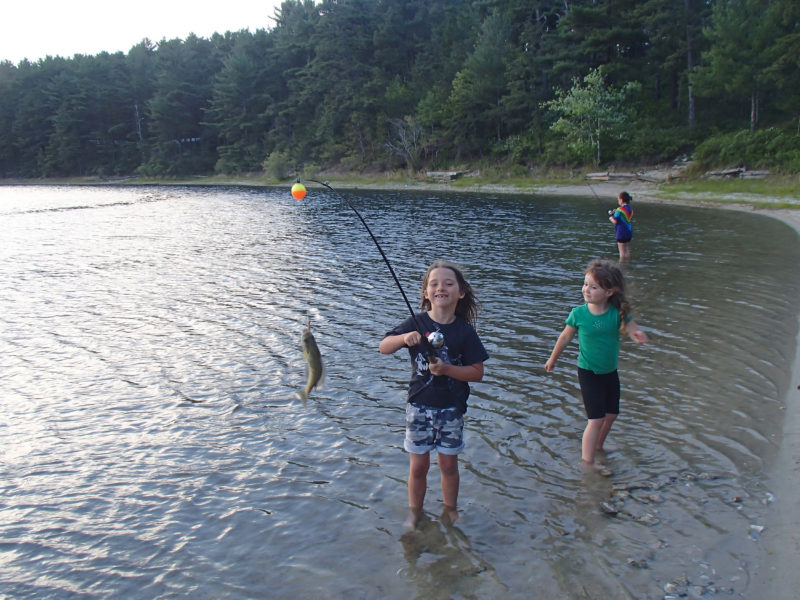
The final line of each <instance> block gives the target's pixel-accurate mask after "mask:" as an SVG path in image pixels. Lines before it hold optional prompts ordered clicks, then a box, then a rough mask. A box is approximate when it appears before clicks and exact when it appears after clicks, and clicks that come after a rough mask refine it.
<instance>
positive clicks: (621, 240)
mask: <svg viewBox="0 0 800 600" xmlns="http://www.w3.org/2000/svg"><path fill="white" fill-rule="evenodd" d="M632 239H633V238H632V237H629V238H625V239H620V238H617V243H618V244H628V243H630V241H631V240H632Z"/></svg>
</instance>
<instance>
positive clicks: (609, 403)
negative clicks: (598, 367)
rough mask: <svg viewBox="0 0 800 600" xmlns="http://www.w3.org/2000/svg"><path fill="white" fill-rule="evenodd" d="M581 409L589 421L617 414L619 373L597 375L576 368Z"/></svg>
mask: <svg viewBox="0 0 800 600" xmlns="http://www.w3.org/2000/svg"><path fill="white" fill-rule="evenodd" d="M578 382H579V383H580V384H581V396H583V407H584V408H585V409H586V416H587V417H588V418H589V419H602V418H603V417H605V416H606V414H609V413H610V414H612V415H618V414H619V395H620V393H619V373H618V372H617V371H612V372H611V373H605V374H604V375H597V374H595V373H594V371H589V370H588V369H581V368H580V367H578Z"/></svg>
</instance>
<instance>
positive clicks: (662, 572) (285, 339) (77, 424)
mask: <svg viewBox="0 0 800 600" xmlns="http://www.w3.org/2000/svg"><path fill="white" fill-rule="evenodd" d="M347 193H348V194H350V198H351V199H352V200H353V201H354V203H355V204H356V205H357V206H358V208H359V210H360V211H361V212H362V214H363V215H364V217H365V219H366V220H367V221H368V223H369V224H370V227H371V229H372V230H373V232H374V233H375V234H376V236H377V237H378V239H379V240H380V241H381V244H382V246H383V247H384V250H385V251H386V253H387V255H388V256H389V259H390V260H391V262H392V265H393V266H394V267H395V270H396V271H397V273H398V276H399V277H400V279H401V282H402V284H403V287H404V289H405V290H406V292H407V294H408V295H409V297H410V298H411V299H412V302H413V299H414V298H416V297H417V294H418V293H419V292H418V289H419V285H420V280H421V277H422V275H423V273H424V270H425V267H426V266H427V265H428V264H429V263H430V262H431V261H432V260H433V259H434V258H440V257H441V258H449V259H452V260H455V261H456V262H459V263H461V264H462V265H464V266H465V268H466V270H467V272H468V276H469V278H470V281H471V283H472V284H473V285H474V287H475V288H476V291H477V293H478V296H479V298H480V300H481V301H482V304H483V309H484V311H483V313H482V315H481V318H480V320H479V324H478V329H479V333H480V335H481V338H482V340H483V341H484V344H485V345H486V347H487V349H488V351H489V353H490V354H491V359H490V361H489V362H487V365H486V378H485V380H484V382H483V383H480V384H477V385H474V386H473V396H472V398H471V401H470V409H469V412H468V414H467V425H466V435H467V449H466V450H465V452H464V454H462V456H461V494H460V502H461V509H462V514H461V518H460V519H459V520H458V522H457V523H456V525H455V526H450V527H448V526H446V525H445V524H443V523H441V522H440V521H439V519H438V514H439V512H440V503H441V498H440V491H439V489H438V487H439V486H438V484H437V482H436V478H437V473H436V467H435V466H434V468H433V469H432V472H431V474H430V478H429V479H430V485H429V492H428V498H427V502H426V508H427V509H428V511H429V512H428V513H427V515H426V516H425V518H424V519H423V521H422V523H421V525H420V528H419V530H418V531H416V532H413V533H412V534H409V535H406V536H405V537H404V536H403V530H402V521H403V519H404V517H405V514H406V508H405V504H406V483H405V478H406V476H407V469H408V465H407V457H406V456H405V454H404V453H403V451H402V436H403V399H404V392H405V385H406V383H405V382H406V377H407V368H408V367H407V364H406V360H407V359H406V357H405V356H403V355H401V353H398V355H394V356H391V357H386V356H381V355H379V354H378V352H377V345H378V341H379V340H380V338H381V336H382V335H383V333H384V332H385V331H387V330H388V329H390V328H391V327H392V326H394V325H395V324H396V323H397V322H398V321H399V320H401V319H402V318H404V317H405V314H406V313H407V310H406V307H405V304H404V302H403V300H402V297H401V296H400V294H399V293H398V291H397V289H396V287H395V286H394V283H393V281H392V280H391V277H390V275H389V273H388V270H387V269H386V266H385V265H384V264H383V262H382V260H381V257H380V255H379V254H378V252H377V251H376V250H375V248H374V246H373V245H372V242H371V240H370V239H369V237H368V236H367V234H366V232H365V231H364V230H363V228H362V227H361V225H360V224H359V223H358V221H357V219H356V218H355V215H354V214H353V213H352V212H351V211H350V210H349V208H348V207H347V206H346V205H345V204H344V203H342V202H341V201H340V200H338V199H337V198H336V197H334V196H332V195H330V194H328V193H326V192H325V191H324V190H319V189H311V190H310V193H309V195H308V197H307V198H306V200H305V201H303V202H296V201H294V200H293V199H292V198H291V196H290V195H289V193H288V190H276V191H270V190H261V189H248V188H194V189H192V188H177V187H176V188H159V187H136V188H54V187H3V188H0V218H1V219H2V223H3V243H2V245H0V271H1V272H2V277H3V281H4V282H5V283H4V285H3V286H2V287H0V373H1V374H2V377H1V378H0V403H2V405H1V407H0V408H1V410H0V415H2V416H0V419H1V420H0V427H1V428H2V436H3V446H2V451H0V474H1V475H2V477H0V486H1V487H0V492H1V494H2V500H1V501H0V503H1V504H0V506H1V507H2V509H1V512H0V538H2V542H0V580H2V581H3V586H4V587H3V588H2V594H7V595H8V596H9V597H14V598H101V597H102V598H105V597H126V598H165V597H174V596H202V597H214V598H244V597H248V598H284V597H303V598H331V597H358V598H411V597H415V598H489V597H498V598H499V597H503V598H530V597H552V598H557V597H563V598H595V597H600V596H601V595H602V596H605V597H611V598H643V597H654V598H659V597H663V596H664V595H665V594H666V593H674V594H676V595H677V594H680V593H686V594H691V595H694V596H695V597H713V596H714V595H717V594H720V593H733V594H737V595H745V596H746V591H747V588H748V585H749V580H748V577H749V574H750V573H751V572H752V570H753V561H754V560H755V558H754V557H755V556H757V552H756V550H757V547H758V543H759V542H758V539H757V538H758V535H759V533H758V532H759V530H758V528H755V529H753V528H751V525H756V526H758V525H759V524H763V522H764V516H765V514H766V511H767V510H768V507H767V505H768V502H769V499H770V497H771V496H770V491H769V490H768V489H767V488H766V483H765V482H766V477H765V472H766V470H767V469H768V467H769V465H770V464H771V462H772V460H773V459H774V456H775V451H776V448H777V442H778V436H779V434H780V427H781V419H782V415H783V401H784V398H785V395H786V393H787V386H788V382H789V375H790V374H789V372H788V371H789V368H790V365H791V364H792V360H793V357H794V352H795V339H796V335H797V322H798V318H797V317H798V315H797V303H796V298H797V296H798V287H800V273H798V270H799V267H798V265H800V260H798V259H800V243H798V239H797V236H796V234H795V233H794V232H793V231H792V230H791V229H789V228H788V227H786V226H785V225H783V224H781V223H779V222H777V221H773V220H770V219H767V218H763V217H758V216H754V215H750V214H743V213H741V214H740V213H726V212H720V211H712V210H706V209H700V208H696V209H690V208H678V207H663V206H655V205H638V206H637V209H636V214H637V229H636V232H637V235H636V239H635V245H634V257H633V260H632V261H631V263H630V264H629V265H627V267H626V269H627V271H628V275H629V278H630V280H631V282H632V284H633V297H634V301H635V304H636V316H637V321H638V322H639V323H640V324H641V325H642V326H643V327H644V328H645V329H646V330H647V332H648V334H649V336H650V338H651V343H650V344H647V345H645V346H636V345H635V344H633V343H632V342H630V341H629V340H626V341H623V345H622V353H621V360H620V374H621V379H622V389H623V399H622V407H621V408H622V412H621V415H620V419H619V420H618V421H617V423H616V424H615V427H614V430H613V431H612V433H611V436H610V438H609V443H611V444H613V445H614V446H616V450H615V451H614V452H611V453H609V454H608V455H607V456H606V457H604V459H605V460H606V461H607V462H608V463H609V465H610V466H611V467H612V469H613V471H614V476H613V477H611V478H600V477H594V476H592V474H588V475H587V474H585V473H584V472H583V471H582V470H581V469H580V467H579V461H580V435H581V432H582V430H583V427H584V418H585V417H584V413H583V408H582V404H581V402H580V397H579V391H578V385H577V377H576V375H575V373H574V367H575V359H576V346H574V345H573V346H572V347H571V348H570V349H568V350H567V351H566V352H565V353H564V355H563V356H562V359H561V361H560V365H559V368H558V369H557V371H556V372H555V373H554V374H546V373H545V372H544V368H543V365H544V362H545V361H546V359H547V357H548V356H549V353H550V350H551V349H552V346H553V344H554V343H555V340H556V337H557V336H558V333H559V332H560V330H561V329H562V327H563V322H564V318H565V317H566V315H567V313H568V312H569V308H570V307H572V306H574V305H575V304H577V303H579V302H580V301H581V297H580V287H581V282H582V277H583V276H582V269H583V267H584V265H585V264H586V263H587V262H588V260H589V259H590V258H593V257H595V256H608V257H612V258H613V257H614V256H615V255H616V247H615V244H614V241H613V231H612V228H611V226H610V224H609V223H608V220H607V216H606V210H607V209H608V208H610V207H611V206H613V205H614V199H613V198H610V199H609V202H608V203H603V202H598V201H597V200H596V199H594V198H590V199H579V198H574V199H564V198H525V197H511V196H492V195H470V194H444V193H418V194H408V193H385V192H382V193H355V192H347ZM634 202H635V200H634ZM606 204H608V206H606ZM307 318H310V319H311V321H312V324H313V327H314V333H315V336H316V338H317V342H318V343H319V346H320V349H321V351H322V354H323V359H324V361H325V365H326V379H325V384H324V387H323V389H322V390H321V391H315V392H314V393H313V394H312V396H311V398H310V399H309V401H308V403H307V404H305V405H303V404H302V403H301V402H299V401H298V400H297V399H296V392H297V390H298V389H299V388H300V387H302V385H303V384H304V373H303V368H304V363H303V358H302V355H301V352H300V332H301V330H302V328H303V326H304V324H305V322H306V319H307ZM434 462H435V461H434ZM768 533H769V532H766V533H764V535H768Z"/></svg>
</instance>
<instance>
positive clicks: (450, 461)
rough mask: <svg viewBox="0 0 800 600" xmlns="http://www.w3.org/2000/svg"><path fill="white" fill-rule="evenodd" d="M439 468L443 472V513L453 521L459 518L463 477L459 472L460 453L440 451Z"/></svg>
mask: <svg viewBox="0 0 800 600" xmlns="http://www.w3.org/2000/svg"><path fill="white" fill-rule="evenodd" d="M439 470H440V471H441V472H442V499H443V500H444V511H443V512H442V515H443V516H445V517H446V518H447V520H449V521H450V522H451V523H452V522H455V520H456V519H457V518H458V509H457V507H458V487H459V485H460V482H461V477H460V475H459V473H458V455H457V454H442V453H441V452H439Z"/></svg>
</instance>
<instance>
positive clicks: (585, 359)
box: [566, 304, 630, 375]
mask: <svg viewBox="0 0 800 600" xmlns="http://www.w3.org/2000/svg"><path fill="white" fill-rule="evenodd" d="M625 320H626V321H630V317H627V318H626V319H625ZM566 322H567V325H569V326H570V327H574V328H575V329H577V330H578V366H579V367H580V368H582V369H588V370H590V371H593V372H594V373H595V374H597V375H604V374H606V373H611V372H612V371H615V370H616V369H617V363H618V360H619V338H620V333H619V325H620V323H619V310H617V308H616V307H615V306H613V305H611V304H609V305H608V310H607V311H606V312H604V313H603V314H602V315H593V314H592V313H590V312H589V307H588V306H587V305H586V304H583V305H582V306H576V307H575V308H573V309H572V310H571V311H570V313H569V316H568V317H567V320H566Z"/></svg>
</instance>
